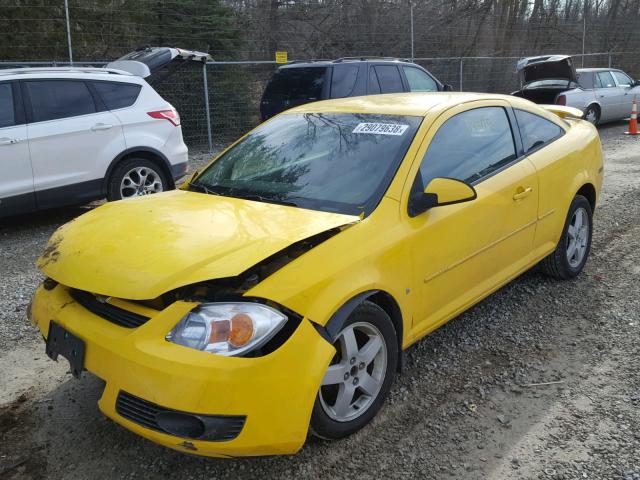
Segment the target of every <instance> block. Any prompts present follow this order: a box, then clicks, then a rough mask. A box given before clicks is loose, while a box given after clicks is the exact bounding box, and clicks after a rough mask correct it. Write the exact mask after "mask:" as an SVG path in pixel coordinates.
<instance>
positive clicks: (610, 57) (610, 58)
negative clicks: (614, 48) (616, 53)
mask: <svg viewBox="0 0 640 480" xmlns="http://www.w3.org/2000/svg"><path fill="white" fill-rule="evenodd" d="M609 68H611V52H609Z"/></svg>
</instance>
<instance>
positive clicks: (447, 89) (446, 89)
mask: <svg viewBox="0 0 640 480" xmlns="http://www.w3.org/2000/svg"><path fill="white" fill-rule="evenodd" d="M442 91H443V92H453V87H452V86H451V85H449V84H448V83H445V84H444V85H443V86H442Z"/></svg>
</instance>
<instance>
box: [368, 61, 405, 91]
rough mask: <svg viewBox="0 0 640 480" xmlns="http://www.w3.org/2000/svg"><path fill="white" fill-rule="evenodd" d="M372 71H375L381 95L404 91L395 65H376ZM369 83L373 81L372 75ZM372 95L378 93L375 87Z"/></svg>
mask: <svg viewBox="0 0 640 480" xmlns="http://www.w3.org/2000/svg"><path fill="white" fill-rule="evenodd" d="M372 70H373V71H374V73H373V75H375V76H376V77H377V80H378V84H379V85H380V87H379V88H380V93H397V92H402V91H404V88H403V87H402V78H401V77H400V72H399V71H398V67H396V66H395V65H376V66H375V67H372ZM369 81H370V82H372V81H373V79H372V78H371V74H370V75H369ZM374 84H375V82H374ZM372 93H378V92H377V91H375V87H374V91H373V92H372Z"/></svg>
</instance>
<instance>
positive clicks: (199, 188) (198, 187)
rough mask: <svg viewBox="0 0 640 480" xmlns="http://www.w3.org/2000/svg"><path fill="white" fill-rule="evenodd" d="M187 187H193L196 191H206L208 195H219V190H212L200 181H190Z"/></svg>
mask: <svg viewBox="0 0 640 480" xmlns="http://www.w3.org/2000/svg"><path fill="white" fill-rule="evenodd" d="M189 188H194V189H195V190H196V191H198V192H202V193H206V194H208V195H221V194H220V193H219V192H214V191H213V190H211V189H210V188H209V187H206V186H205V185H203V184H201V183H194V182H191V183H189Z"/></svg>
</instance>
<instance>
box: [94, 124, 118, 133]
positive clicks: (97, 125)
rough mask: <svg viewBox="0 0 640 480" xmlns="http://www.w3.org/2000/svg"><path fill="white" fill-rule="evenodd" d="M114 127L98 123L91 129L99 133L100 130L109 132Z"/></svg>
mask: <svg viewBox="0 0 640 480" xmlns="http://www.w3.org/2000/svg"><path fill="white" fill-rule="evenodd" d="M112 127H113V125H111V124H109V123H96V124H95V125H94V126H93V127H91V130H92V131H94V132H97V131H98V130H109V129H110V128H112Z"/></svg>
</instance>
